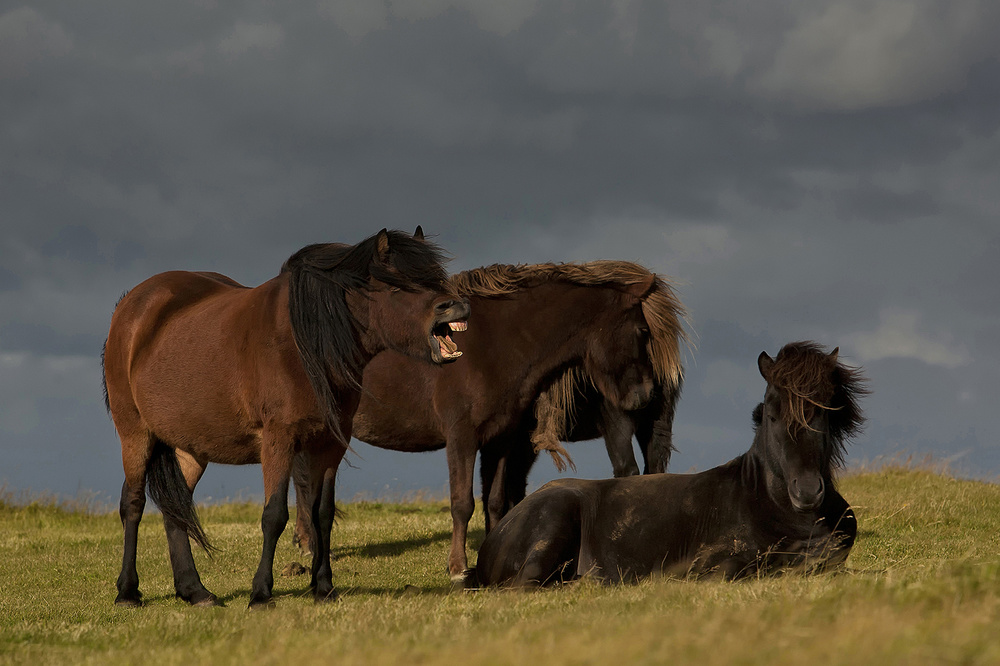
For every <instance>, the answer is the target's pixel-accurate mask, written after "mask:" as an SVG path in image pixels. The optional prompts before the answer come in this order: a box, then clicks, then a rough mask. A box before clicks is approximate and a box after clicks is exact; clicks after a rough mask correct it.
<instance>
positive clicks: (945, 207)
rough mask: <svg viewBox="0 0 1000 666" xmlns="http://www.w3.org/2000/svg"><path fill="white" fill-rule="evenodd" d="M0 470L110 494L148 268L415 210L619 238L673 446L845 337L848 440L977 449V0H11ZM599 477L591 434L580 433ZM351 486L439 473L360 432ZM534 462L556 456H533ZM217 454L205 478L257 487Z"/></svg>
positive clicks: (990, 466) (983, 243) (417, 215)
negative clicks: (116, 403) (788, 358)
mask: <svg viewBox="0 0 1000 666" xmlns="http://www.w3.org/2000/svg"><path fill="white" fill-rule="evenodd" d="M0 7H2V9H0V224H2V236H0V485H5V486H6V488H7V489H8V490H26V489H30V490H32V491H44V490H49V491H53V492H56V493H60V494H64V495H71V496H72V495H75V494H77V493H79V492H86V491H93V492H96V493H100V494H103V495H105V496H115V495H116V494H117V492H118V489H119V488H120V485H121V479H122V471H121V462H120V456H119V451H120V449H119V445H118V442H117V438H116V436H115V433H114V429H113V427H112V425H111V422H110V420H109V419H108V417H107V416H106V414H105V412H104V408H103V404H102V400H101V390H100V369H99V352H100V348H101V343H102V341H103V339H104V337H105V335H106V333H107V327H108V322H109V318H110V315H111V310H112V308H113V306H114V303H115V301H116V300H117V298H118V296H119V295H120V294H121V293H122V292H123V291H124V290H125V289H127V288H129V287H131V286H133V285H135V284H136V283H138V282H140V281H141V280H143V279H145V278H146V277H148V276H149V275H151V274H153V273H156V272H159V271H163V270H168V269H193V270H216V271H220V272H223V273H226V274H228V275H230V276H232V277H234V278H235V279H237V280H240V281H241V282H243V283H245V284H259V283H260V282H263V281H265V280H267V279H269V278H270V277H272V276H274V275H275V274H276V273H277V271H278V269H279V267H280V266H281V263H282V262H283V261H284V260H285V258H287V256H288V255H290V254H291V253H292V252H293V251H295V250H296V249H298V248H299V247H301V246H303V245H305V244H307V243H311V242H317V241H334V240H336V241H344V242H356V241H358V240H360V239H361V238H363V237H365V236H368V235H370V234H372V233H374V232H375V231H377V230H378V229H380V228H382V227H384V226H388V227H390V228H400V229H405V230H412V228H413V227H414V226H415V225H417V224H421V225H423V227H424V229H425V230H426V231H427V232H428V233H430V234H434V235H436V239H437V241H438V242H439V243H440V244H442V245H443V246H445V247H446V248H447V249H448V250H449V251H450V252H451V254H452V255H453V256H454V260H453V262H452V264H451V268H452V269H453V270H461V269H465V268H471V267H474V266H479V265H483V264H489V263H494V262H514V263H516V262H538V261H578V260H590V259H597V258H616V259H627V260H633V261H638V262H640V263H642V264H644V265H646V266H648V267H649V268H651V269H652V270H655V271H657V272H660V273H663V274H666V275H670V276H673V277H675V278H676V279H677V280H678V281H679V287H678V288H679V291H680V294H681V296H682V298H683V299H684V301H685V303H686V304H687V306H688V308H689V310H690V312H691V324H692V329H693V332H694V333H695V334H696V336H697V337H696V339H697V348H696V350H694V351H693V352H692V353H691V354H690V355H689V356H688V359H687V375H688V380H687V384H686V387H685V392H684V395H683V397H682V400H681V403H680V406H679V411H678V417H677V422H676V424H675V433H676V443H677V445H678V448H679V449H680V450H679V453H678V454H677V455H676V456H675V458H674V464H673V469H674V470H675V471H687V470H690V469H704V468H707V467H710V466H713V465H715V464H718V463H721V462H724V461H725V460H728V459H729V458H731V457H732V456H734V455H736V454H738V453H740V452H742V451H744V450H745V449H746V448H747V447H748V445H749V442H750V439H751V430H750V411H751V409H752V407H753V405H754V404H755V403H756V401H757V400H759V398H760V397H761V395H762V393H763V381H762V380H761V379H760V377H759V375H758V373H757V370H756V363H755V361H756V357H757V354H758V353H759V352H760V351H761V350H768V351H769V352H770V353H772V354H774V353H775V352H777V350H778V349H779V348H780V346H781V345H782V344H783V343H785V342H788V341H791V340H799V339H805V338H810V339H815V340H817V341H819V342H821V343H823V344H824V345H826V346H827V347H830V348H832V347H833V346H835V345H839V346H840V348H841V350H842V354H843V356H844V357H845V358H846V359H847V360H848V361H850V362H853V363H855V364H861V365H863V366H864V367H865V369H866V371H867V374H868V376H869V377H870V380H871V386H872V388H873V390H874V394H873V395H872V396H871V397H870V398H869V399H868V400H867V401H866V407H867V412H868V414H869V416H870V422H869V425H868V428H867V431H866V433H865V435H864V436H862V437H861V438H859V439H858V440H857V441H856V442H855V443H854V445H853V448H852V449H851V454H850V461H851V462H853V463H859V462H863V461H866V460H871V459H874V458H876V457H877V456H882V455H892V454H895V453H899V452H903V453H912V454H916V455H923V454H925V453H931V454H933V455H934V456H936V457H938V458H940V459H948V460H951V461H952V464H953V466H954V467H955V468H956V469H959V470H960V471H962V472H963V473H966V474H970V475H975V476H985V477H989V478H994V477H995V475H997V474H1000V441H998V439H997V432H1000V409H998V401H997V398H996V387H997V385H998V379H1000V373H998V371H1000V346H998V344H997V343H998V341H1000V306H998V296H1000V269H998V268H997V255H998V254H1000V133H998V127H1000V59H998V55H1000V40H997V38H996V35H997V34H998V33H1000V4H997V3H996V2H993V1H992V0H982V1H976V0H878V1H877V2H875V1H874V0H834V1H833V2H826V3H786V2H777V1H775V0H758V1H755V2H753V3H746V2H735V1H731V0H727V1H718V0H699V1H697V2H693V1H690V2H653V1H642V0H609V1H605V2H583V1H581V2H566V1H559V2H556V1H552V0H506V1H505V2H493V1H486V0H382V1H373V0H310V1H308V2H300V1H297V0H291V1H284V2H262V1H261V2H225V3H223V2H219V3H217V2H214V1H213V0H188V1H183V0H177V1H174V2H161V3H135V2H127V1H125V0H119V1H115V0H90V1H88V2H85V3H84V2H64V1H60V2H49V1H46V0H32V2H31V3H30V4H25V5H22V6H18V4H17V2H16V1H15V2H14V3H5V4H3V5H0ZM571 452H572V453H573V454H575V456H576V458H577V462H578V463H579V465H580V474H581V475H584V476H606V475H608V474H610V464H609V463H608V461H607V457H606V455H605V454H604V453H603V451H602V446H601V445H600V444H599V443H596V442H595V443H587V444H579V445H576V446H574V447H573V448H572V449H571ZM352 460H353V462H354V465H355V467H354V468H346V469H345V470H344V471H343V472H342V474H341V478H340V482H339V483H340V487H341V495H342V496H344V495H346V496H347V497H350V496H352V495H354V494H355V493H357V492H359V491H360V492H367V493H369V494H375V495H379V494H401V493H404V492H406V491H408V490H412V489H415V488H429V489H431V490H433V491H441V490H442V489H443V488H444V486H445V483H446V479H447V475H446V472H445V467H444V457H443V455H441V454H429V455H418V454H402V453H385V452H380V451H376V450H375V449H373V448H371V447H368V446H365V445H357V455H355V456H353V457H352ZM538 467H539V469H538V470H536V472H535V473H534V475H533V477H532V481H533V483H538V482H540V481H542V480H545V479H547V478H551V477H552V476H553V474H554V472H553V471H552V470H551V465H549V464H548V462H547V461H542V462H540V464H539V466H538ZM260 484H261V482H260V476H259V470H258V469H257V468H254V467H249V468H240V469H232V468H231V469H228V470H223V469H222V468H212V469H210V470H209V472H208V474H207V475H206V477H205V479H204V481H203V484H202V487H201V493H200V496H201V497H202V498H205V497H225V496H231V495H233V494H235V493H237V492H239V491H241V490H243V489H247V490H248V491H249V492H251V493H259V492H260Z"/></svg>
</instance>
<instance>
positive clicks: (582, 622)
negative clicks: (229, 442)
mask: <svg viewBox="0 0 1000 666" xmlns="http://www.w3.org/2000/svg"><path fill="white" fill-rule="evenodd" d="M840 489H841V492H842V494H843V495H844V496H845V497H846V498H847V499H848V500H849V501H850V502H851V503H852V504H853V505H854V506H855V509H856V512H857V515H858V522H859V525H860V530H861V533H860V535H859V538H858V542H857V545H856V546H855V548H854V551H853V552H852V554H851V557H850V558H849V559H848V562H847V569H846V571H844V572H843V573H840V574H836V575H822V576H815V577H808V578H807V577H801V576H786V577H783V578H770V579H763V580H750V581H745V582H741V583H736V584H731V583H717V582H682V581H670V580H654V581H646V582H643V583H641V584H639V585H634V586H626V587H605V586H601V585H597V584H594V583H591V582H583V583H579V584H575V585H570V586H566V587H563V588H560V589H554V590H545V591H541V592H536V593H523V592H510V591H485V592H477V593H467V592H452V591H451V589H450V585H449V581H448V576H447V573H446V570H445V561H446V556H447V549H448V540H449V532H450V528H451V518H450V515H449V513H448V512H447V504H446V503H445V502H442V501H432V502H427V501H420V502H409V503H403V504H387V503H376V502H364V503H354V504H349V505H346V506H345V507H344V508H345V516H344V517H343V518H342V519H341V520H340V521H339V522H338V524H337V526H336V527H335V528H334V553H335V555H336V558H337V559H336V561H335V562H334V582H335V584H336V585H337V587H338V589H339V590H340V592H341V598H340V600H339V601H337V602H335V603H332V604H324V605H316V604H315V603H314V602H313V601H312V599H311V597H309V596H308V594H306V590H305V588H306V585H307V583H308V579H307V576H297V577H280V576H279V577H277V578H276V583H275V594H276V597H277V607H276V608H275V609H273V610H271V611H267V612H249V611H247V610H246V604H247V601H248V598H249V587H250V579H251V578H252V576H253V572H254V570H255V568H256V564H257V561H258V558H259V555H260V527H259V521H260V506H259V505H257V504H248V503H231V504H222V505H214V506H208V507H203V508H202V509H201V510H200V511H201V515H202V518H203V521H204V523H205V525H206V528H207V530H208V533H209V536H210V537H211V538H212V539H213V541H214V542H215V543H216V544H217V545H218V546H219V547H220V548H221V552H219V553H218V554H217V555H216V556H215V558H214V559H209V558H208V557H206V556H205V555H204V554H203V553H201V552H200V551H199V552H196V560H197V562H198V566H199V568H200V570H201V573H202V579H203V580H204V582H205V584H206V586H207V587H208V588H209V589H210V590H212V591H213V592H215V593H216V594H217V595H219V596H220V597H221V598H222V599H223V600H224V601H225V602H226V604H227V606H226V607H225V608H218V609H198V608H189V607H188V606H186V605H185V604H184V603H182V602H180V601H178V600H176V599H175V598H174V597H173V584H172V578H171V574H170V570H169V566H168V564H167V557H166V543H165V539H164V536H163V528H162V523H161V520H160V518H159V516H156V515H153V516H148V517H147V518H146V520H144V522H143V524H142V527H141V529H140V545H139V574H140V577H141V588H142V590H143V592H144V594H145V600H146V602H147V603H146V606H145V607H143V608H141V609H119V608H116V607H115V606H114V605H113V603H112V601H113V599H114V594H115V590H114V580H115V578H116V576H117V574H118V569H119V566H120V563H121V562H120V558H121V525H120V523H119V521H118V517H117V515H116V514H114V513H94V512H93V511H92V510H90V509H88V507H86V506H82V507H73V506H59V504H58V503H56V502H52V501H49V502H46V501H36V502H34V503H32V504H29V505H27V506H25V505H23V503H18V502H16V501H10V498H7V499H6V500H3V501H0V581H2V583H3V585H2V591H3V594H2V595H0V662H4V663H18V664H20V663H24V664H28V663H31V664H47V663H60V664H62V663H140V662H142V663H145V662H148V663H156V664H174V663H176V664H191V663H213V664H214V663H239V662H249V663H255V664H258V663H262V664H268V663H320V662H323V663H327V662H330V663H338V664H341V663H347V664H354V663H379V664H383V663H384V664H412V663H449V662H454V663H459V662H462V663H476V664H479V663H486V664H492V663H497V664H500V663H522V662H523V663H546V664H548V663H601V664H606V663H613V664H625V663H699V664H703V663H708V664H730V663H736V664H739V663H769V664H770V663H777V664H783V663H797V664H798V663H833V664H841V663H842V664H860V663H879V664H904V663H906V664H909V663H928V664H931V663H933V664H937V663H998V662H1000V641H997V640H996V637H995V632H996V629H995V628H996V627H997V626H1000V555H998V553H1000V549H998V547H1000V487H998V486H996V485H992V484H987V483H981V482H974V481H964V480H957V479H954V478H951V477H950V476H948V475H946V474H939V473H934V472H930V471H921V470H913V469H899V468H886V469H882V470H878V471H874V472H865V473H860V474H859V473H855V474H849V475H847V476H845V477H844V478H843V479H842V480H841V482H840ZM481 530H482V521H481V517H480V516H479V515H478V514H477V518H476V520H475V522H474V526H473V537H472V539H471V541H472V545H473V546H475V545H478V542H479V540H480V539H481V535H482V531H481ZM470 555H471V556H472V558H473V559H474V553H470ZM292 561H302V560H301V558H300V556H299V555H298V553H297V552H296V550H295V549H294V547H293V546H292V544H291V525H290V526H289V528H288V530H287V531H286V534H285V535H284V536H283V537H282V539H281V543H280V547H279V551H278V555H277V565H276V567H275V569H276V573H277V572H280V571H281V569H282V568H283V567H284V566H285V565H286V564H288V563H289V562H292Z"/></svg>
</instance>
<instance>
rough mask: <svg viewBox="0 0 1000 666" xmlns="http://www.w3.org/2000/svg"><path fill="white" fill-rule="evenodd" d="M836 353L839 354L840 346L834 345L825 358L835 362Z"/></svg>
mask: <svg viewBox="0 0 1000 666" xmlns="http://www.w3.org/2000/svg"><path fill="white" fill-rule="evenodd" d="M838 354H840V347H834V348H833V351H832V352H830V355H829V356H828V357H827V358H829V359H830V360H831V361H833V362H834V363H836V362H837V355H838Z"/></svg>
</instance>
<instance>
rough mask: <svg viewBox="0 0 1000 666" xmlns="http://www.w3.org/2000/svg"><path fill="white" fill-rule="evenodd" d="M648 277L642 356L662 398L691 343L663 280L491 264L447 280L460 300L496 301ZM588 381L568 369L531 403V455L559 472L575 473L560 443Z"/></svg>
mask: <svg viewBox="0 0 1000 666" xmlns="http://www.w3.org/2000/svg"><path fill="white" fill-rule="evenodd" d="M650 276H653V286H652V288H651V289H650V290H649V292H647V294H646V295H645V296H644V297H643V298H642V314H643V317H644V318H645V320H646V325H647V326H648V327H649V342H648V344H647V347H646V351H647V353H648V354H649V359H650V363H651V364H652V366H653V374H654V375H655V377H656V381H657V383H658V384H659V385H660V386H661V387H662V389H663V390H664V391H665V392H668V393H669V392H674V391H678V390H679V389H680V385H681V381H682V380H683V377H684V369H683V365H682V363H681V350H680V343H681V342H682V341H683V342H684V343H685V344H686V345H688V346H690V344H691V340H690V338H689V336H688V334H687V331H686V330H685V329H684V326H683V324H682V322H683V321H686V319H687V313H686V312H685V310H684V306H683V304H682V303H681V301H680V298H678V296H677V294H676V293H675V292H674V289H673V287H672V285H671V283H670V282H669V281H668V280H667V278H665V277H663V276H660V275H655V274H654V273H651V272H650V271H649V270H648V269H646V268H644V267H643V266H640V265H639V264H635V263H632V262H629V261H610V260H601V261H591V262H586V263H566V264H518V265H511V264H493V265H492V266H484V267H482V268H474V269H472V270H468V271H463V272H461V273H457V274H455V275H452V276H451V278H450V279H451V285H452V287H453V288H454V289H455V291H457V292H458V293H459V294H460V295H462V296H483V297H499V296H505V295H508V294H511V293H513V292H516V291H518V290H520V289H526V288H529V287H533V286H537V285H539V284H541V283H544V282H548V281H552V280H563V281H566V282H570V283H572V284H578V285H584V286H599V285H611V286H615V285H617V286H628V285H632V284H637V283H640V282H643V281H646V280H648V279H649V277H650ZM585 381H589V378H588V377H586V375H585V374H584V372H583V370H582V368H579V367H573V368H569V369H568V370H567V371H566V372H565V373H563V374H562V375H561V376H560V377H559V378H558V379H556V380H555V381H554V382H553V383H552V384H551V385H549V386H548V387H547V388H546V389H545V390H544V391H543V392H542V393H541V394H540V395H539V396H538V399H537V401H536V403H535V417H536V419H537V421H538V426H537V427H536V429H535V431H534V432H533V433H532V435H531V442H532V445H533V446H534V449H535V452H536V453H538V452H541V451H548V452H549V454H550V455H551V456H552V459H553V462H554V463H555V465H556V468H557V469H558V470H559V471H560V472H561V471H563V470H565V469H566V466H567V465H568V466H570V467H572V468H573V469H576V467H575V465H574V464H573V460H572V459H571V458H570V456H569V453H568V452H567V451H566V449H565V448H563V446H562V444H561V443H560V442H561V441H562V440H563V439H565V438H566V437H567V435H568V433H569V431H570V430H571V429H572V427H573V423H572V419H573V414H574V404H575V397H576V394H577V391H578V390H579V387H580V385H581V383H583V382H585Z"/></svg>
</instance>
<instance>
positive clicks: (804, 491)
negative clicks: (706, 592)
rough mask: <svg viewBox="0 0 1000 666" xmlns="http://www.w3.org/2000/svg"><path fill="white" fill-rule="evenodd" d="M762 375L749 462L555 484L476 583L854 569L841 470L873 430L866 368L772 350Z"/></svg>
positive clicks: (519, 510) (512, 523) (496, 541)
mask: <svg viewBox="0 0 1000 666" xmlns="http://www.w3.org/2000/svg"><path fill="white" fill-rule="evenodd" d="M758 366H759V369H760V373H761V375H762V376H763V377H764V379H765V380H766V381H767V389H766V391H765V393H764V401H763V402H762V403H761V404H759V405H758V406H757V408H756V409H755V410H754V425H755V437H754V441H753V445H752V446H751V447H750V450H749V451H748V452H747V453H745V454H743V455H742V456H739V457H738V458H736V459H735V460H732V461H731V462H729V463H727V464H725V465H722V466H721V467H716V468H715V469H711V470H708V471H706V472H701V473H699V474H655V475H650V476H641V477H629V478H624V479H608V480H601V481H586V480H581V479H565V480H558V481H553V482H551V483H548V484H546V485H545V486H543V487H542V488H541V489H539V490H538V491H537V492H535V493H532V494H531V495H530V496H528V498H527V499H525V500H524V501H523V502H521V503H520V504H518V505H517V506H516V507H515V508H514V509H513V510H512V511H511V512H510V513H508V514H507V515H506V516H505V517H504V519H503V520H501V521H500V523H499V524H498V525H497V526H496V528H495V529H494V530H493V531H492V532H490V533H489V534H488V535H487V537H486V539H485V541H484V542H483V545H482V547H481V548H480V550H479V559H478V562H477V564H476V568H475V570H474V571H473V572H471V573H470V575H469V577H468V579H467V582H468V584H470V585H511V586H523V587H531V586H537V585H545V584H550V583H555V582H559V581H564V580H571V579H574V578H577V577H580V576H583V575H592V576H596V577H598V578H600V579H602V580H604V581H607V582H622V581H631V580H635V579H637V578H641V577H644V576H648V575H650V574H652V573H666V574H672V575H680V576H695V577H698V576H703V575H715V576H720V577H722V578H726V579H735V578H740V577H743V576H747V575H752V574H763V573H768V572H773V571H777V570H784V569H790V568H794V569H804V570H807V571H818V570H823V569H826V568H828V567H832V566H836V565H838V564H840V563H842V562H843V561H844V560H845V559H846V558H847V555H848V553H849V552H850V549H851V547H852V545H853V544H854V538H855V536H856V534H857V523H856V521H855V518H854V512H853V511H852V510H851V508H850V507H849V505H848V504H847V502H846V501H845V500H844V498H843V497H841V496H840V494H839V493H838V492H837V491H836V488H835V487H834V480H833V476H832V472H833V469H834V468H835V467H836V466H837V465H839V464H840V463H841V462H842V459H843V455H844V444H845V441H846V439H847V438H849V437H851V436H853V435H854V434H856V432H857V431H858V429H859V428H860V426H861V424H862V421H863V419H862V415H861V410H860V408H859V406H858V403H857V399H858V397H859V396H860V395H861V394H863V393H866V392H867V391H866V389H865V388H864V386H863V383H862V379H861V375H860V371H859V370H858V369H855V368H849V367H847V366H845V365H843V364H841V363H839V362H838V360H837V350H836V349H835V350H834V351H833V352H832V353H831V354H826V353H825V352H823V351H822V350H821V349H820V348H819V346H818V345H816V344H814V343H808V342H805V343H801V342H800V343H792V344H789V345H786V346H785V347H784V348H782V350H781V351H780V352H779V353H778V356H777V358H776V359H772V358H771V357H770V356H768V355H767V354H766V353H763V352H762V353H761V355H760V357H759V358H758Z"/></svg>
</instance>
